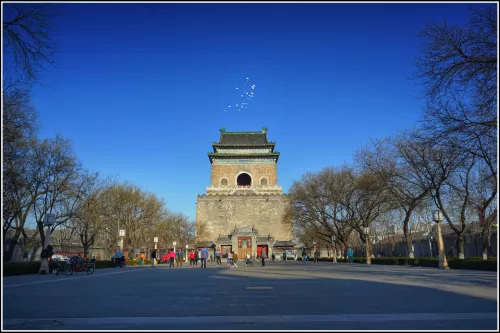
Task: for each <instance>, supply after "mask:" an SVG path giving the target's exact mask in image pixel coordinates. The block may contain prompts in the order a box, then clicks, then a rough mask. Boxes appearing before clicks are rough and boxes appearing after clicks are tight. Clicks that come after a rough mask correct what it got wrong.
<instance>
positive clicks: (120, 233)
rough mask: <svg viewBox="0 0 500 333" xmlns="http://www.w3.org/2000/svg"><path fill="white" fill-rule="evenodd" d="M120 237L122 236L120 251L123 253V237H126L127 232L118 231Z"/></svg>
mask: <svg viewBox="0 0 500 333" xmlns="http://www.w3.org/2000/svg"><path fill="white" fill-rule="evenodd" d="M118 235H119V236H120V251H122V252H123V237H125V230H123V229H120V230H118Z"/></svg>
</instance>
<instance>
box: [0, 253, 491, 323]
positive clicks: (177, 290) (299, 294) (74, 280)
mask: <svg viewBox="0 0 500 333" xmlns="http://www.w3.org/2000/svg"><path fill="white" fill-rule="evenodd" d="M497 281H498V276H497V272H483V271H470V270H447V271H443V270H438V269H434V268H419V267H401V266H382V265H370V266H367V265H361V264H353V265H349V264H344V263H338V264H333V263H319V264H313V263H310V262H309V263H296V262H288V263H282V262H275V263H268V264H267V265H266V266H265V267H260V266H259V265H258V264H256V265H255V266H254V267H244V265H242V263H241V262H240V265H239V267H238V268H233V269H229V268H227V267H216V266H215V265H214V264H212V263H209V267H208V268H207V269H201V268H199V267H197V268H189V267H184V268H173V269H170V268H167V267H166V266H163V265H160V266H157V267H156V268H154V269H153V268H149V267H131V268H123V269H118V268H112V269H99V270H96V272H95V273H94V274H93V275H87V274H86V273H76V274H75V275H72V276H66V275H59V276H53V275H31V276H18V277H5V278H4V279H3V308H2V311H3V322H2V325H3V329H4V330H75V329H80V330H105V329H113V330H141V329H144V330H181V329H190V330H221V329H222V330H261V329H262V330H264V329H265V330H269V329H271V330H272V329H275V330H308V329H309V330H311V329H323V330H431V329H434V330H435V329H438V330H441V329H446V330H496V329H497V328H498V317H497V313H498V309H497V292H498V290H497Z"/></svg>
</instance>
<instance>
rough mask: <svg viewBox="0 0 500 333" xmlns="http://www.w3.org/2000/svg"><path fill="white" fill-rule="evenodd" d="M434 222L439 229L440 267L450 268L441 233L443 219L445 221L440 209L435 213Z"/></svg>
mask: <svg viewBox="0 0 500 333" xmlns="http://www.w3.org/2000/svg"><path fill="white" fill-rule="evenodd" d="M433 217H434V222H436V224H437V230H438V241H439V268H441V269H450V268H449V267H448V262H447V261H446V254H445V253H444V241H443V235H442V233H441V221H443V213H442V212H441V211H440V210H435V211H434V214H433Z"/></svg>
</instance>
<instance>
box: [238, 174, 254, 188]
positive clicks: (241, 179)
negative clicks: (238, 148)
mask: <svg viewBox="0 0 500 333" xmlns="http://www.w3.org/2000/svg"><path fill="white" fill-rule="evenodd" d="M236 183H237V184H238V186H251V185H252V177H250V175H249V174H248V173H242V174H241V175H239V176H238V178H237V179H236Z"/></svg>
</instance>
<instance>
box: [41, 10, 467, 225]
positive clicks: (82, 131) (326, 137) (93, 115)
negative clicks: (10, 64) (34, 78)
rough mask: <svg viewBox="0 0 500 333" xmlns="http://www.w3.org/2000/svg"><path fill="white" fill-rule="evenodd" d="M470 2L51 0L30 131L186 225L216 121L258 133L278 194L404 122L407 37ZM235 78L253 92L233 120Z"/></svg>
mask: <svg viewBox="0 0 500 333" xmlns="http://www.w3.org/2000/svg"><path fill="white" fill-rule="evenodd" d="M472 6H473V5H472V4H467V3H461V4H457V3H455V4H453V3H450V4H432V3H429V4H381V3H380V4H361V3H352V4H339V3H330V4H328V3H322V4H299V3H288V4H265V3H262V4H243V3H233V4H215V3H212V4H195V3H185V4H168V3H165V4H160V3H156V4H139V3H137V4H132V3H122V4H60V5H57V10H58V12H59V14H60V16H59V18H58V20H57V22H56V24H57V30H56V34H55V40H54V41H55V42H56V43H57V46H58V51H57V54H56V56H55V58H54V60H55V64H56V67H47V69H46V71H45V72H44V73H43V77H42V79H41V83H42V84H43V85H39V86H37V87H35V89H34V98H33V101H34V105H35V107H36V109H37V110H38V113H39V115H40V117H39V120H40V125H41V130H40V136H41V137H53V136H55V135H56V134H58V133H59V134H61V135H63V136H65V137H68V138H71V139H72V142H73V145H74V149H75V152H76V154H77V156H78V157H79V158H80V159H81V161H82V162H83V164H84V166H85V167H86V168H88V169H90V170H92V171H98V172H100V173H101V174H102V175H111V176H118V177H119V179H121V180H126V181H130V182H132V183H134V184H136V185H138V186H139V187H141V188H142V189H143V190H147V191H151V192H154V193H155V194H157V195H158V196H159V197H161V198H163V199H164V200H165V202H166V205H167V207H168V208H169V209H170V210H171V211H174V212H181V213H184V214H186V215H188V216H189V217H190V218H192V219H193V220H194V219H195V214H196V205H195V203H196V194H202V193H204V192H205V188H206V186H208V185H209V182H210V162H209V159H208V157H207V153H208V152H209V151H211V150H212V147H211V144H212V142H214V141H217V140H218V139H219V128H221V127H222V126H224V127H225V128H226V130H227V131H254V130H260V129H261V128H262V126H267V127H268V138H269V140H271V141H275V142H276V150H277V151H279V152H280V153H281V156H280V159H279V162H278V182H279V184H280V185H282V186H283V189H284V190H285V191H287V190H288V189H289V187H290V185H291V184H292V182H293V181H294V180H298V179H300V177H301V175H302V174H303V173H305V172H307V171H319V170H321V169H323V168H325V167H330V166H340V165H342V164H343V163H352V161H353V156H354V154H355V152H356V150H357V149H360V148H362V147H363V146H365V145H366V144H367V143H368V141H369V139H370V138H379V137H385V136H389V135H393V134H396V133H397V132H398V131H399V130H402V129H406V128H410V127H412V126H415V125H416V124H417V122H418V121H419V119H420V118H421V115H422V106H423V101H422V100H421V99H419V97H420V96H421V86H420V85H419V81H417V80H413V79H411V77H412V75H413V73H414V72H415V57H416V56H417V55H418V54H419V50H420V42H422V41H423V40H422V38H421V37H418V36H417V34H418V33H419V31H420V30H421V29H422V28H423V27H424V26H425V24H426V22H438V21H442V20H443V19H444V18H445V17H446V18H447V19H448V22H449V23H452V24H453V23H459V24H462V23H463V22H466V21H467V20H468V16H469V13H470V8H471V7H472ZM246 77H250V78H251V82H252V83H253V84H255V86H256V89H255V97H254V98H253V99H251V100H250V102H249V105H248V108H247V109H244V110H242V111H239V112H238V111H236V110H235V109H234V104H236V103H238V98H237V95H236V93H237V92H236V90H235V88H236V87H238V86H239V87H241V86H242V84H241V83H242V82H244V81H245V78H246ZM228 105H233V108H232V109H228V108H227V106H228ZM225 109H226V112H224V110H225Z"/></svg>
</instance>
